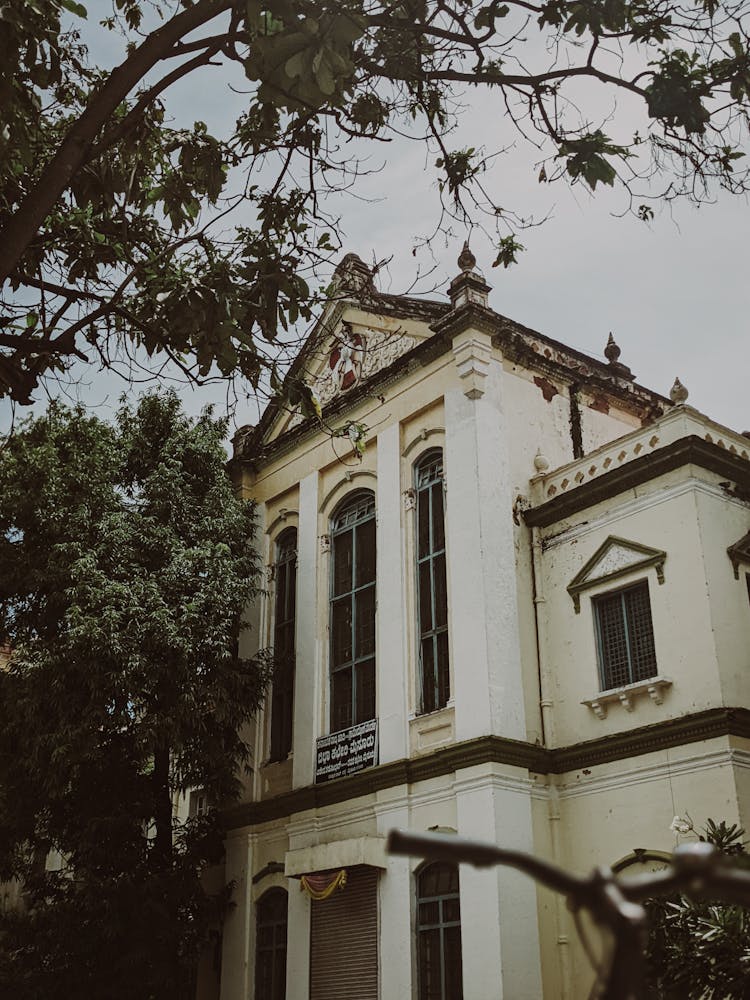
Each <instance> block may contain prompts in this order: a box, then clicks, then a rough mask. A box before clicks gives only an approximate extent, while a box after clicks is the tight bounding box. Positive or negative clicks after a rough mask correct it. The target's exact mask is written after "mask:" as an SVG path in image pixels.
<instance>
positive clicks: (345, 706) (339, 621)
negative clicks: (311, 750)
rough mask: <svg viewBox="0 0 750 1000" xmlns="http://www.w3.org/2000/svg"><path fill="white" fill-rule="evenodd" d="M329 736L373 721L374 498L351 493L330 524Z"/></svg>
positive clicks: (361, 493)
mask: <svg viewBox="0 0 750 1000" xmlns="http://www.w3.org/2000/svg"><path fill="white" fill-rule="evenodd" d="M331 536H332V537H331V549H332V551H331V732H334V733H336V732H339V731H340V730H342V729H348V728H349V726H353V725H357V724H358V723H360V722H367V720H368V719H374V718H375V496H374V494H373V493H371V492H370V491H369V490H360V491H358V492H357V493H352V494H351V495H350V496H348V497H347V498H346V500H344V502H343V504H342V505H341V506H340V507H339V508H338V510H337V511H336V513H335V514H334V516H333V520H332V523H331Z"/></svg>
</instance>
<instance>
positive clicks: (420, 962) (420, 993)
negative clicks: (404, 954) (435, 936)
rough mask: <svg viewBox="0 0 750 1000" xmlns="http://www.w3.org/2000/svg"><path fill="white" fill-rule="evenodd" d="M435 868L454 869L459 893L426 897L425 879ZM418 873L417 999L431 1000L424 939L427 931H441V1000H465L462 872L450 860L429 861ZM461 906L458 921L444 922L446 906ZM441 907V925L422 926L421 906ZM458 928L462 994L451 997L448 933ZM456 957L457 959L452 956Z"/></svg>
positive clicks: (439, 914) (416, 880)
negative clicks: (427, 989) (433, 904)
mask: <svg viewBox="0 0 750 1000" xmlns="http://www.w3.org/2000/svg"><path fill="white" fill-rule="evenodd" d="M435 869H444V870H446V871H448V870H450V871H451V873H453V874H455V879H456V890H455V892H450V893H441V894H437V895H430V896H427V895H422V885H421V883H422V879H423V878H424V877H425V876H426V875H427V874H428V873H430V872H432V871H433V870H435ZM414 874H415V890H416V891H415V893H414V899H415V902H416V919H415V937H416V963H417V1000H427V993H426V986H427V984H426V982H425V971H426V958H427V956H426V953H425V952H424V951H423V950H422V941H423V940H424V938H423V934H424V932H426V931H435V930H437V931H439V940H440V945H439V951H440V958H439V963H440V997H439V1000H463V946H462V934H461V875H460V872H459V869H458V865H452V864H450V863H449V862H446V861H433V862H427V863H426V864H423V865H420V867H419V868H418V869H417V871H416V872H415V873H414ZM454 901H455V903H456V904H457V907H458V919H457V920H445V919H444V907H445V903H449V902H454ZM434 902H437V904H438V922H437V923H424V924H423V923H422V922H421V920H420V913H421V906H422V904H425V903H434ZM456 927H457V928H458V959H459V966H460V975H459V980H458V982H459V992H458V995H456V994H455V992H454V993H452V994H450V995H449V994H448V984H447V982H446V978H447V977H446V969H447V961H446V952H447V948H446V935H445V932H446V930H451V929H453V928H456ZM452 957H454V958H455V956H452Z"/></svg>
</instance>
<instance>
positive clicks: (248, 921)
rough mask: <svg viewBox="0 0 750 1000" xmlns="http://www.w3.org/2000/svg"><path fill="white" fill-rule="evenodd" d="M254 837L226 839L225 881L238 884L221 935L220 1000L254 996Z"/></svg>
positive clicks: (241, 834) (238, 834) (240, 833)
mask: <svg viewBox="0 0 750 1000" xmlns="http://www.w3.org/2000/svg"><path fill="white" fill-rule="evenodd" d="M252 858H253V838H252V836H251V835H250V834H249V833H247V831H233V832H231V833H230V834H229V836H228V837H227V839H226V862H225V865H226V867H225V871H226V880H227V882H230V881H233V882H234V883H235V887H234V890H233V892H232V901H233V902H234V903H235V905H234V907H232V908H231V909H230V910H229V911H228V913H227V916H226V919H225V921H224V928H223V935H222V954H221V968H222V976H221V1000H246V998H247V997H248V996H251V995H252V975H251V955H250V940H251V932H252V929H253V921H252V900H251V893H250V879H251V872H252Z"/></svg>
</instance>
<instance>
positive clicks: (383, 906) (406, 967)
mask: <svg viewBox="0 0 750 1000" xmlns="http://www.w3.org/2000/svg"><path fill="white" fill-rule="evenodd" d="M375 813H376V816H377V821H378V834H379V835H380V836H382V837H387V836H388V833H389V831H390V830H392V829H394V828H398V829H402V830H407V829H408V828H409V808H408V799H407V797H406V795H404V794H403V790H397V789H395V788H394V789H387V790H385V791H383V792H380V793H379V795H378V802H377V804H376V806H375ZM413 892H414V883H413V879H412V876H411V867H410V861H409V858H402V857H398V856H396V855H392V856H390V857H389V858H388V868H387V869H386V870H385V871H384V872H383V873H382V874H381V875H380V880H379V893H380V899H379V905H380V940H379V942H378V947H379V949H380V956H379V957H380V996H381V997H392V998H393V1000H396V998H402V997H403V998H404V1000H407V998H408V997H411V996H412V995H413V991H412V975H413V973H412V941H413V934H412V915H411V899H412V895H413ZM467 995H468V994H467Z"/></svg>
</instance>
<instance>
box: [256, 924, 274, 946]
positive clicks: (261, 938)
mask: <svg viewBox="0 0 750 1000" xmlns="http://www.w3.org/2000/svg"><path fill="white" fill-rule="evenodd" d="M258 944H259V946H260V947H263V946H266V945H272V944H273V926H272V925H270V924H267V925H266V926H265V927H264V926H259V927H258Z"/></svg>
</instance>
